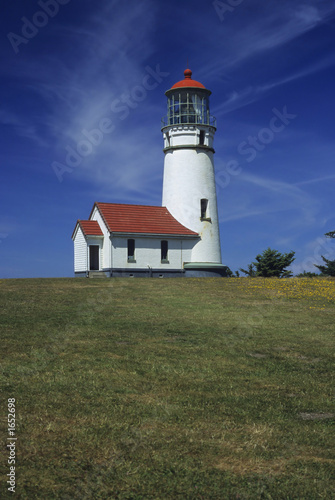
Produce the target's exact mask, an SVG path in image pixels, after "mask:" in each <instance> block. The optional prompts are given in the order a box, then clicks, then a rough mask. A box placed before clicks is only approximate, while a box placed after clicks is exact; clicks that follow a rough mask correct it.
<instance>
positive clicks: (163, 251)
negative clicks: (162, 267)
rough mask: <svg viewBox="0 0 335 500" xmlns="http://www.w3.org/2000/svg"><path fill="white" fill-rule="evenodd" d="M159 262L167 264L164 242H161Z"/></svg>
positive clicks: (165, 244)
mask: <svg viewBox="0 0 335 500" xmlns="http://www.w3.org/2000/svg"><path fill="white" fill-rule="evenodd" d="M161 262H163V263H165V264H167V263H168V262H169V259H168V242H167V241H166V240H162V241H161Z"/></svg>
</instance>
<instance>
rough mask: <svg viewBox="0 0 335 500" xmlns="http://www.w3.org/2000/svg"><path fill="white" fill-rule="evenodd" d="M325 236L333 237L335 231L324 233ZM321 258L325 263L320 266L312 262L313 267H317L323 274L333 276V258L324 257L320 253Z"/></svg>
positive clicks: (334, 265)
mask: <svg viewBox="0 0 335 500" xmlns="http://www.w3.org/2000/svg"><path fill="white" fill-rule="evenodd" d="M325 236H327V237H328V238H335V231H330V232H329V233H325ZM321 258H322V260H323V262H324V263H325V264H326V265H325V266H322V265H317V264H314V265H315V267H317V268H318V269H319V271H321V274H322V275H323V276H335V260H329V259H326V257H324V256H323V255H321Z"/></svg>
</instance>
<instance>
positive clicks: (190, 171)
mask: <svg viewBox="0 0 335 500" xmlns="http://www.w3.org/2000/svg"><path fill="white" fill-rule="evenodd" d="M184 76H185V78H184V80H181V81H180V82H177V83H175V84H174V85H173V86H172V87H171V89H169V90H168V91H167V92H166V93H165V95H166V96H167V98H168V109H167V117H165V118H164V119H163V128H162V132H163V137H164V153H165V161H164V181H163V199H162V205H163V206H165V207H166V208H167V209H168V210H169V212H170V213H171V214H172V215H173V216H174V217H175V218H176V219H177V220H178V221H179V222H181V224H183V225H184V226H186V227H188V228H189V229H191V230H192V231H195V232H197V233H198V234H199V240H198V241H197V242H196V243H195V245H194V246H193V249H192V253H191V262H188V263H185V264H184V267H185V270H188V271H189V272H188V274H190V271H191V270H193V271H194V273H193V275H199V274H200V275H203V274H202V271H203V272H204V273H205V274H208V273H209V274H212V273H213V272H214V274H215V275H216V274H218V275H224V274H225V270H226V269H227V268H226V267H225V266H222V264H221V248H220V233H219V221H218V211H217V201H216V189H215V173H214V157H213V156H214V149H213V140H214V134H215V131H216V120H215V118H214V117H213V116H211V115H210V110H209V96H210V95H211V91H210V90H208V89H206V88H205V87H204V85H202V84H201V83H200V82H197V81H195V80H193V79H192V71H191V70H190V69H186V70H185V71H184ZM210 271H212V273H211V272H210ZM191 275H192V273H191Z"/></svg>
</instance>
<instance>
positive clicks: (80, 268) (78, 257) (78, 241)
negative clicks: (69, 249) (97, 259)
mask: <svg viewBox="0 0 335 500" xmlns="http://www.w3.org/2000/svg"><path fill="white" fill-rule="evenodd" d="M86 271H87V243H86V240H85V236H84V234H83V232H82V230H81V228H80V227H79V228H78V231H77V234H76V236H75V239H74V272H75V273H80V272H86Z"/></svg>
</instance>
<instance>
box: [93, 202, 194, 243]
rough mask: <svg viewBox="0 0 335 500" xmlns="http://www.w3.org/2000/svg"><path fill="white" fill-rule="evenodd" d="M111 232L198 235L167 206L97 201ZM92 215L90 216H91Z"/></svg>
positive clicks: (96, 205) (95, 205)
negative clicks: (176, 217)
mask: <svg viewBox="0 0 335 500" xmlns="http://www.w3.org/2000/svg"><path fill="white" fill-rule="evenodd" d="M94 207H97V208H98V210H99V212H100V214H101V216H102V218H103V219H104V221H105V224H106V226H107V228H108V229H109V231H110V232H111V233H140V234H166V235H176V236H178V235H180V236H198V233H195V232H194V231H191V229H188V228H187V227H185V226H183V225H182V224H180V222H178V221H177V220H176V219H175V218H174V217H173V216H172V215H171V214H170V212H169V211H168V209H167V208H166V207H153V206H148V205H124V204H119V203H95V204H94V206H93V209H92V212H91V215H92V213H93V210H94ZM91 215H90V217H91Z"/></svg>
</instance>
